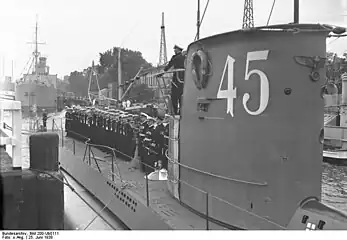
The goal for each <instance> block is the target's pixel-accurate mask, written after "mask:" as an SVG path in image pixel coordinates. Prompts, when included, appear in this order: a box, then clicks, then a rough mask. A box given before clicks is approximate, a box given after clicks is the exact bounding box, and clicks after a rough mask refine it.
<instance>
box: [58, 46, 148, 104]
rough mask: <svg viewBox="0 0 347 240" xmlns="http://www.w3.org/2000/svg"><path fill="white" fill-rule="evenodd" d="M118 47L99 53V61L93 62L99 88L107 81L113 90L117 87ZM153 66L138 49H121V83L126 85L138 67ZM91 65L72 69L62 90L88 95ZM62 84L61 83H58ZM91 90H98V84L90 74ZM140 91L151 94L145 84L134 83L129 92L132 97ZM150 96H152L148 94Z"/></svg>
mask: <svg viewBox="0 0 347 240" xmlns="http://www.w3.org/2000/svg"><path fill="white" fill-rule="evenodd" d="M118 51H119V48H118V47H114V48H112V49H109V50H107V51H105V52H102V53H99V63H97V64H95V66H94V67H95V68H94V69H95V70H96V72H97V73H98V80H99V81H98V82H99V87H100V90H101V89H104V88H107V87H108V84H109V83H113V89H114V91H115V90H116V89H118ZM141 67H143V68H144V69H146V68H150V67H153V66H152V64H151V63H149V62H147V61H146V60H145V59H144V57H143V56H142V53H141V52H139V51H133V50H130V49H125V48H122V49H121V70H122V76H121V80H122V84H123V85H126V82H127V81H128V80H130V79H132V78H134V77H135V75H136V73H137V72H138V71H139V69H140V68H141ZM91 69H92V67H91V66H89V67H87V68H85V69H83V70H82V71H74V72H71V73H70V76H69V78H68V85H69V86H68V87H66V86H64V90H63V89H62V91H68V92H73V93H74V94H75V96H78V97H85V96H87V95H88V85H89V79H90V74H91ZM60 85H61V86H63V84H60ZM90 90H91V91H98V85H97V81H96V76H95V75H92V81H91V86H90ZM141 92H142V93H148V94H150V95H151V94H152V91H149V89H148V88H147V86H141V85H136V87H134V89H132V91H131V92H130V95H131V94H132V95H134V96H132V97H133V98H136V97H140V96H141V97H142V98H143V96H142V95H143V94H141ZM148 97H152V96H148Z"/></svg>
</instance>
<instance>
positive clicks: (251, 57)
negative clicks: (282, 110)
mask: <svg viewBox="0 0 347 240" xmlns="http://www.w3.org/2000/svg"><path fill="white" fill-rule="evenodd" d="M268 55H269V50H265V51H255V52H248V53H247V59H246V70H245V80H246V81H247V80H249V78H250V77H251V76H252V75H253V74H256V75H258V76H259V78H260V105H259V108H258V110H256V111H253V112H252V111H250V110H249V109H248V107H247V102H248V100H249V99H250V94H249V93H245V94H244V95H243V99H242V103H243V107H244V108H245V110H246V112H247V113H248V114H250V115H259V114H261V113H262V112H264V111H265V109H266V107H267V105H268V103H269V80H268V78H267V76H266V74H265V73H264V72H262V71H260V70H258V69H253V70H249V63H250V62H251V61H259V60H267V57H268ZM234 65H235V59H234V58H233V57H231V56H229V55H228V57H227V60H226V62H225V66H224V70H223V74H222V79H221V81H220V84H219V88H218V92H217V98H219V99H227V114H230V115H231V116H232V117H234V98H236V97H237V92H236V88H234V77H235V76H234ZM225 74H228V77H227V78H226V79H227V89H224V90H223V89H222V85H223V80H224V77H225Z"/></svg>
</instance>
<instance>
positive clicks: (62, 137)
mask: <svg viewBox="0 0 347 240" xmlns="http://www.w3.org/2000/svg"><path fill="white" fill-rule="evenodd" d="M61 146H62V147H64V130H63V128H61Z"/></svg>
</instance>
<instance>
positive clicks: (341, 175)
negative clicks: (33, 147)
mask: <svg viewBox="0 0 347 240" xmlns="http://www.w3.org/2000/svg"><path fill="white" fill-rule="evenodd" d="M5 122H6V123H7V124H8V125H10V126H11V122H12V120H11V115H10V114H5ZM57 124H58V127H60V125H61V123H60V121H57ZM29 126H30V122H29V119H23V121H22V130H23V132H24V133H23V134H22V158H23V167H29V135H28V133H27V132H29V129H30V127H29ZM11 127H12V126H11ZM47 127H48V129H49V128H50V125H49V124H48V126H47ZM7 150H8V152H10V151H11V147H8V148H7ZM319 161H321V160H319ZM322 168H323V174H322V195H321V198H322V202H323V203H326V204H328V205H330V206H332V207H335V208H337V209H339V210H342V211H344V212H346V213H347V166H338V165H332V164H329V163H323V162H322Z"/></svg>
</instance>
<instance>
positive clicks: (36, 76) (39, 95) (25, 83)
mask: <svg viewBox="0 0 347 240" xmlns="http://www.w3.org/2000/svg"><path fill="white" fill-rule="evenodd" d="M33 44H35V51H34V52H33V55H32V57H31V60H30V61H29V62H30V66H29V69H28V71H27V74H23V76H22V77H21V79H19V80H18V81H17V83H16V99H17V100H19V101H21V103H22V110H23V111H24V113H28V112H41V111H42V109H46V110H47V111H49V112H53V111H55V109H56V103H57V90H56V88H57V75H56V74H50V72H49V66H47V58H46V57H43V56H40V52H39V51H38V45H39V44H41V43H38V41H37V22H36V29H35V41H34V42H33Z"/></svg>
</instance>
